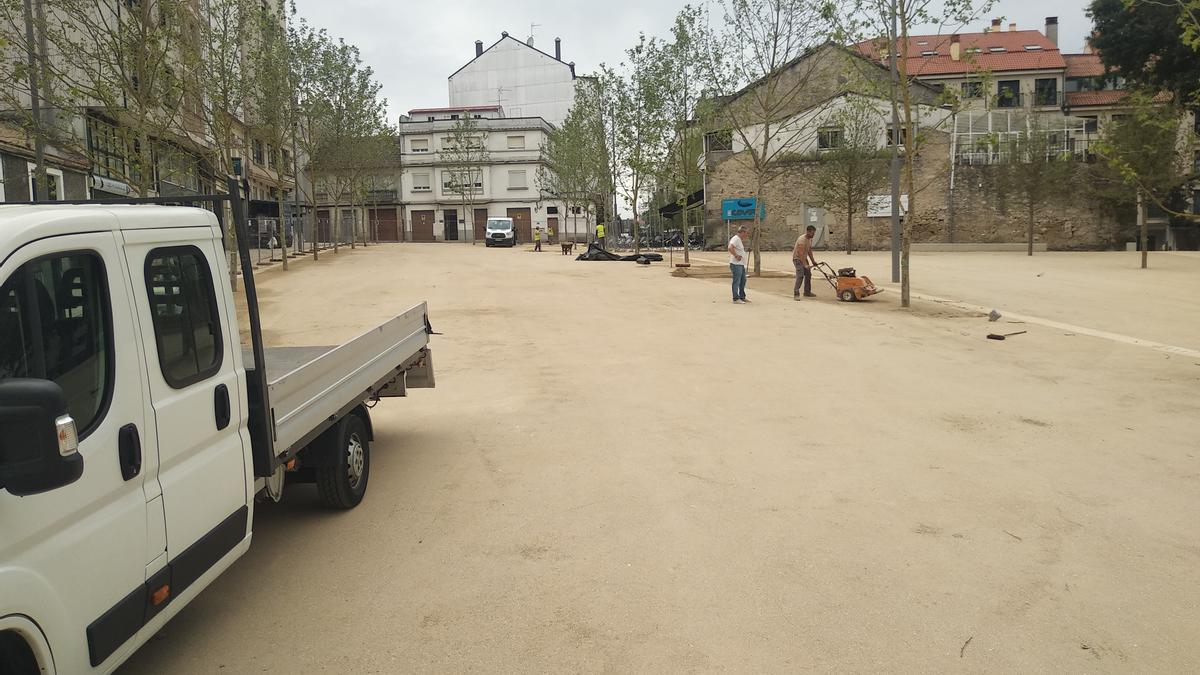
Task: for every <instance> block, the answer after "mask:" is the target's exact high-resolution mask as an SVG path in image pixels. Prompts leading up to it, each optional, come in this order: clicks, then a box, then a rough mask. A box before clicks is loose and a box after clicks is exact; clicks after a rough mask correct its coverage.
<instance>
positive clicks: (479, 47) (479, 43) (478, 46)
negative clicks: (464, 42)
mask: <svg viewBox="0 0 1200 675" xmlns="http://www.w3.org/2000/svg"><path fill="white" fill-rule="evenodd" d="M475 56H476V57H480V56H483V40H476V41H475Z"/></svg>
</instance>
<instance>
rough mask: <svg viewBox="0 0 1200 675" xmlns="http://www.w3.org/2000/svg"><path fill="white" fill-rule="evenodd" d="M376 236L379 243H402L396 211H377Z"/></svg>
mask: <svg viewBox="0 0 1200 675" xmlns="http://www.w3.org/2000/svg"><path fill="white" fill-rule="evenodd" d="M375 236H376V237H378V238H379V241H400V228H398V227H396V209H391V208H388V209H376V210H375Z"/></svg>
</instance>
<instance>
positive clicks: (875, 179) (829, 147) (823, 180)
mask: <svg viewBox="0 0 1200 675" xmlns="http://www.w3.org/2000/svg"><path fill="white" fill-rule="evenodd" d="M879 123H880V114H879V109H878V108H876V107H875V106H874V105H872V104H871V103H870V102H869V101H867V100H864V99H862V98H859V97H851V96H848V97H846V98H845V105H844V106H843V107H841V108H839V109H838V110H836V111H835V112H834V113H833V114H832V115H831V116H830V117H829V121H828V122H827V125H828V126H827V127H826V128H825V129H822V130H821V131H820V132H819V133H820V135H821V137H820V138H818V146H821V145H824V146H826V147H824V148H822V147H818V152H819V153H820V154H819V156H818V158H817V168H816V171H815V179H816V188H817V192H818V194H819V195H820V198H821V201H822V202H823V204H824V206H825V207H826V208H829V209H832V210H836V211H842V212H843V213H844V214H845V216H846V255H850V254H851V252H852V251H853V250H854V214H855V213H858V212H860V211H861V210H862V209H863V208H864V207H865V206H866V202H867V199H868V198H869V197H870V196H871V195H872V194H874V193H875V191H876V190H877V189H878V188H879V187H880V186H882V185H883V184H884V183H886V181H887V177H888V171H889V167H888V162H887V153H886V152H885V151H881V150H880V148H879Z"/></svg>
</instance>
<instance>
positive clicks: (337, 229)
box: [329, 195, 342, 253]
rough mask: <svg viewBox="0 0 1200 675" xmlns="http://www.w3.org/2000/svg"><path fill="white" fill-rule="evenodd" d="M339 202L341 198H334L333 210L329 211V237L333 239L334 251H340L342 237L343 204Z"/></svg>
mask: <svg viewBox="0 0 1200 675" xmlns="http://www.w3.org/2000/svg"><path fill="white" fill-rule="evenodd" d="M338 196H339V197H341V195H338ZM339 202H341V199H335V200H333V210H332V211H330V212H329V235H330V236H329V238H330V239H332V240H333V252H334V253H337V252H338V244H340V243H341V241H340V240H341V238H342V205H341V204H340V203H339Z"/></svg>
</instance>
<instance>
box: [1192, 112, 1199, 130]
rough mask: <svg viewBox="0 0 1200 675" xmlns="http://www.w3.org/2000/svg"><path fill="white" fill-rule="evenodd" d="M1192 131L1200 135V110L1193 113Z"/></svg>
mask: <svg viewBox="0 0 1200 675" xmlns="http://www.w3.org/2000/svg"><path fill="white" fill-rule="evenodd" d="M1192 131H1193V132H1195V133H1197V134H1200V108H1197V109H1196V110H1193V111H1192Z"/></svg>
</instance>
